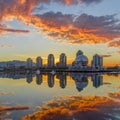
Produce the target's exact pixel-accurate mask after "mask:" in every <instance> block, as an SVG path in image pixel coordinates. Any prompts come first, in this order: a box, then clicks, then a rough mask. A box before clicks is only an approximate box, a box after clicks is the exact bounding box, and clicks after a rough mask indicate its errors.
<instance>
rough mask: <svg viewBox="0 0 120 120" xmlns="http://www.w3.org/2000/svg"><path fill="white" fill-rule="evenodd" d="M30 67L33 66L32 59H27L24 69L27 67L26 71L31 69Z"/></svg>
mask: <svg viewBox="0 0 120 120" xmlns="http://www.w3.org/2000/svg"><path fill="white" fill-rule="evenodd" d="M32 65H33V61H32V59H31V58H28V59H27V66H26V67H27V68H28V69H31V68H32Z"/></svg>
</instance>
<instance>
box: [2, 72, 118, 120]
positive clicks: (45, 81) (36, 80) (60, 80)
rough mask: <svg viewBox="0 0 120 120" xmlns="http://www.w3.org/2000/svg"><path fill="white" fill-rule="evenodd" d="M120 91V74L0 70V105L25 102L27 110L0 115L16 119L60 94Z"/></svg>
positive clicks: (106, 93) (83, 94) (93, 93)
mask: <svg viewBox="0 0 120 120" xmlns="http://www.w3.org/2000/svg"><path fill="white" fill-rule="evenodd" d="M114 92H120V74H99V73H98V74H92V73H89V74H86V73H85V74H82V73H56V74H54V75H52V74H51V73H46V74H45V73H44V74H40V75H35V74H12V73H11V74H10V73H9V74H4V73H0V106H11V107H12V106H29V107H30V109H29V110H18V111H17V110H16V111H5V112H1V118H2V119H3V120H4V119H6V118H11V119H13V120H18V119H19V118H20V117H21V116H24V115H26V114H29V113H33V112H34V111H35V110H36V106H41V105H43V104H44V103H45V102H47V101H49V100H52V99H53V98H54V97H60V96H72V95H82V96H87V95H89V96H91V95H97V96H108V93H114ZM118 107H119V106H118Z"/></svg>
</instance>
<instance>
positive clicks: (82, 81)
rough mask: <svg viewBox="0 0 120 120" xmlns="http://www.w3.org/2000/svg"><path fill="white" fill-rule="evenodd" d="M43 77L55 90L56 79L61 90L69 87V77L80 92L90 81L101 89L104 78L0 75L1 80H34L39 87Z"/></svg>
mask: <svg viewBox="0 0 120 120" xmlns="http://www.w3.org/2000/svg"><path fill="white" fill-rule="evenodd" d="M43 76H46V77H47V78H46V79H47V85H48V87H49V88H53V87H54V86H55V82H56V79H58V80H59V86H60V88H61V89H65V88H66V86H67V82H68V81H67V76H69V77H70V78H71V80H74V84H75V86H76V89H77V90H78V91H79V92H80V91H82V90H84V88H86V87H87V86H88V84H89V79H88V78H90V80H91V81H92V86H93V87H95V88H98V87H100V86H101V85H103V81H104V80H103V76H102V74H85V73H84V74H83V73H82V74H81V73H65V72H57V73H56V74H52V73H41V74H34V73H28V74H13V73H8V74H2V73H1V74H0V77H1V78H12V79H13V80H19V79H21V78H25V79H26V83H28V84H31V83H32V82H33V81H34V80H33V78H34V77H35V81H36V84H37V85H42V83H43V81H44V79H43Z"/></svg>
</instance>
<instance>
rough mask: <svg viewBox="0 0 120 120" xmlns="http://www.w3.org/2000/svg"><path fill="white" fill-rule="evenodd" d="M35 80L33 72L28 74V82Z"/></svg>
mask: <svg viewBox="0 0 120 120" xmlns="http://www.w3.org/2000/svg"><path fill="white" fill-rule="evenodd" d="M32 81H33V76H32V74H31V73H29V74H27V75H26V82H27V83H31V82H32Z"/></svg>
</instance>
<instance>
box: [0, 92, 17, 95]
mask: <svg viewBox="0 0 120 120" xmlns="http://www.w3.org/2000/svg"><path fill="white" fill-rule="evenodd" d="M13 94H15V93H14V92H0V95H13Z"/></svg>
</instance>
